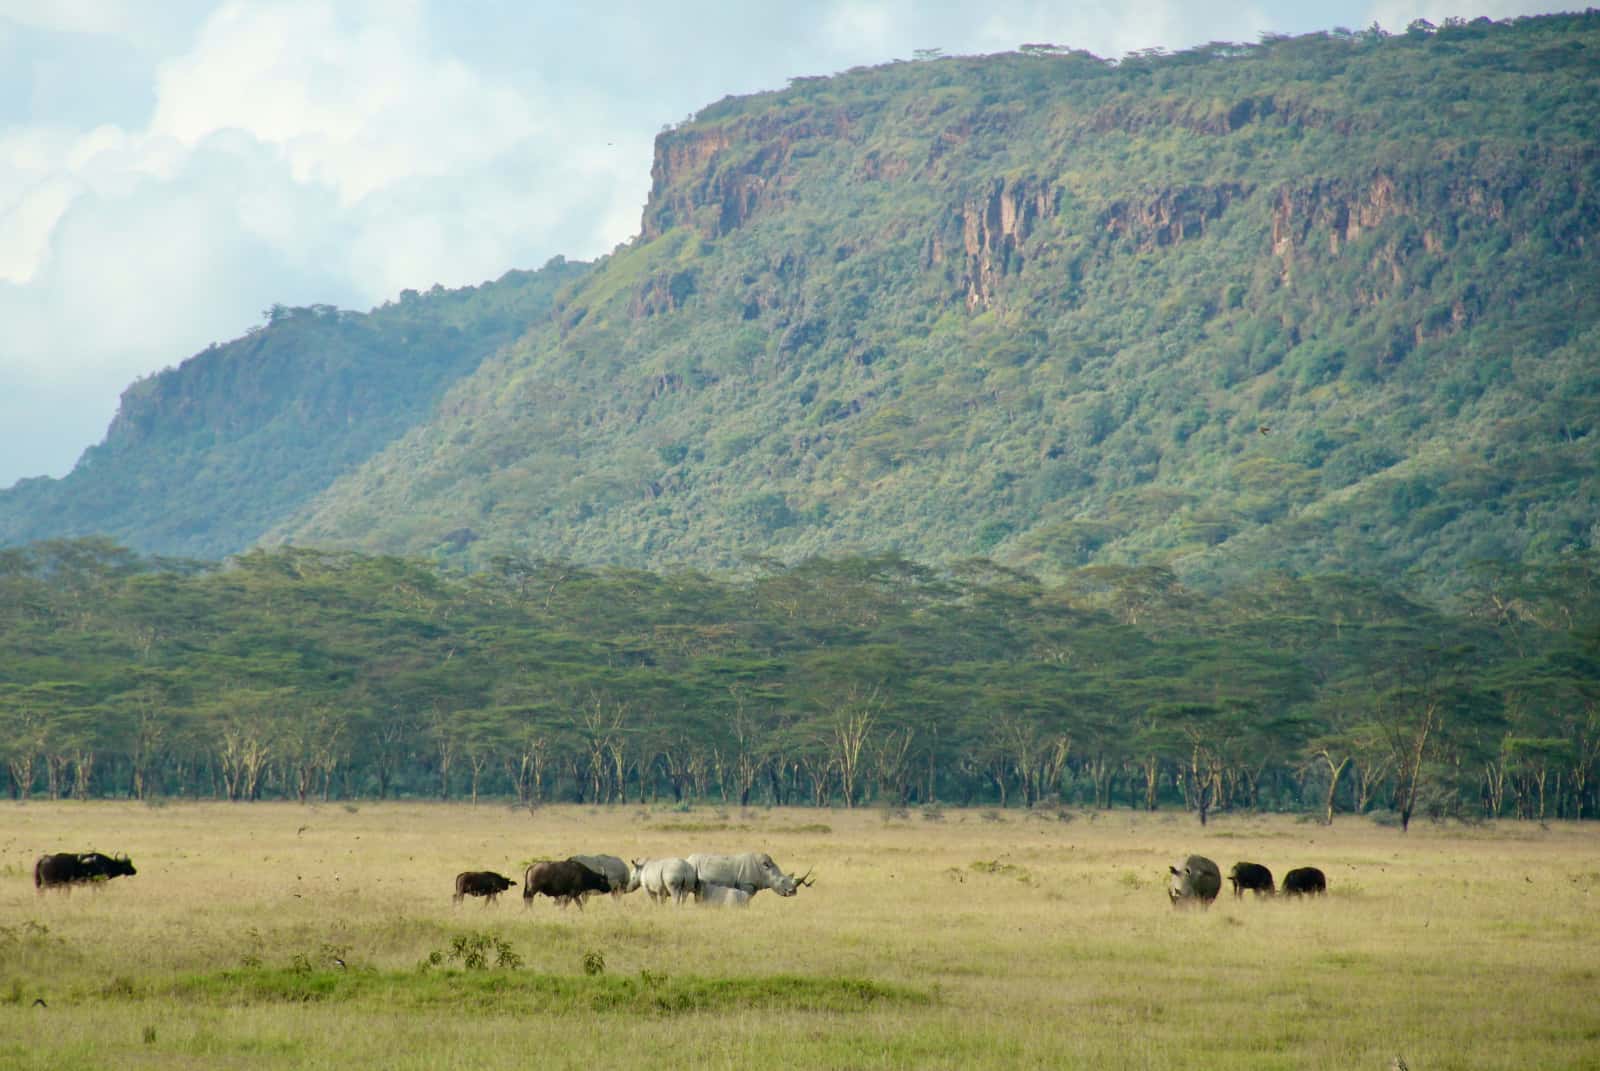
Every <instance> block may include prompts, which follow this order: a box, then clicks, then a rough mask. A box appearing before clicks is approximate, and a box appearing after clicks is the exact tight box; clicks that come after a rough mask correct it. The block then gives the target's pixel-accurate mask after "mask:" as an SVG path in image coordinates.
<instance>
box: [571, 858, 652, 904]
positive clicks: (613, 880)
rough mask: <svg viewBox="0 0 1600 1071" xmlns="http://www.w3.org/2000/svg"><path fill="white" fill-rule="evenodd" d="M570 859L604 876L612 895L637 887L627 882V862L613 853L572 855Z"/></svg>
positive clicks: (630, 890)
mask: <svg viewBox="0 0 1600 1071" xmlns="http://www.w3.org/2000/svg"><path fill="white" fill-rule="evenodd" d="M572 859H573V861H574V862H578V863H582V864H583V865H584V866H586V867H588V868H589V869H590V870H592V871H594V872H595V873H596V874H599V875H600V876H601V877H603V878H605V879H606V884H607V885H609V886H610V887H611V889H610V891H611V895H612V896H613V897H619V896H621V895H622V894H623V893H629V892H632V891H633V890H634V889H637V888H638V886H637V885H629V883H628V864H627V863H625V862H623V861H622V860H621V859H619V858H617V857H616V856H614V855H574V856H572Z"/></svg>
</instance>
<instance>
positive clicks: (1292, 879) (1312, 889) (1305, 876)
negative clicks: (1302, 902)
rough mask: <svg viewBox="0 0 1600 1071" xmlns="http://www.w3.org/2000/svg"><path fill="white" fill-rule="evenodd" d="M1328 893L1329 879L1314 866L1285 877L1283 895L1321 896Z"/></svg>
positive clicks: (1292, 871) (1291, 872) (1292, 872)
mask: <svg viewBox="0 0 1600 1071" xmlns="http://www.w3.org/2000/svg"><path fill="white" fill-rule="evenodd" d="M1327 891H1328V877H1327V875H1326V874H1324V873H1323V872H1322V871H1320V870H1318V869H1317V868H1316V867H1314V866H1303V867H1300V868H1298V869H1296V870H1291V871H1289V873H1287V874H1285V875H1284V876H1283V895H1285V896H1321V895H1322V894H1323V893H1325V892H1327Z"/></svg>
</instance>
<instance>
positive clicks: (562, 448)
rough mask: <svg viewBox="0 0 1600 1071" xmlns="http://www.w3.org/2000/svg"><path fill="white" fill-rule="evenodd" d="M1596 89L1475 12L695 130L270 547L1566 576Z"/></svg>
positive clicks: (1584, 328)
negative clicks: (636, 194)
mask: <svg viewBox="0 0 1600 1071" xmlns="http://www.w3.org/2000/svg"><path fill="white" fill-rule="evenodd" d="M1597 56H1600V16H1597V15H1586V16H1571V17H1548V18H1538V19H1524V20H1518V21H1517V22H1515V23H1513V24H1493V23H1489V22H1487V21H1484V20H1480V21H1479V22H1476V23H1472V24H1470V25H1450V26H1447V27H1444V28H1441V29H1440V30H1439V31H1438V32H1436V33H1433V32H1427V31H1425V30H1422V29H1418V30H1414V31H1413V32H1409V33H1407V34H1405V35H1403V36H1385V35H1383V34H1381V33H1361V34H1348V33H1343V32H1340V33H1334V34H1325V35H1312V36H1308V37H1300V38H1292V39H1278V40H1272V41H1269V42H1267V43H1264V44H1262V45H1258V46H1234V45H1227V46H1223V45H1217V46H1210V47H1207V48H1202V49H1197V50H1193V51H1190V52H1186V53H1182V54H1179V55H1172V56H1142V57H1133V58H1130V59H1128V60H1125V61H1123V62H1122V63H1120V64H1118V65H1115V66H1113V65H1109V64H1107V63H1105V62H1103V61H1100V60H1098V59H1096V58H1094V57H1092V56H1089V55H1087V54H1083V53H1065V52H1062V51H1060V50H1044V49H1037V48H1034V49H1030V50H1029V52H1028V53H1026V54H1010V55H1002V56H993V57H984V58H958V59H945V60H938V61H932V62H926V61H925V62H914V63H899V64H895V65H891V66H888V67H880V68H874V69H866V70H856V71H852V72H849V73H847V74H844V75H841V76H838V77H834V78H829V79H802V80H797V81H796V83H795V84H794V85H792V86H791V88H790V89H788V90H787V91H784V92H779V93H773V94H767V95H761V96H754V97H747V98H738V99H734V98H730V99H726V100H724V101H722V102H719V103H717V104H715V105H712V106H710V107H708V108H706V109H705V110H704V111H702V112H701V113H700V114H699V115H698V116H696V117H695V118H694V119H693V120H692V121H691V122H689V123H687V124H685V125H683V126H682V127H679V128H678V129H675V130H672V131H669V132H665V133H663V134H662V135H661V136H660V138H659V139H658V142H657V146H656V159H655V165H654V170H653V174H654V180H655V181H654V188H653V190H652V193H651V196H650V200H649V203H648V205H647V207H646V210H645V215H644V221H643V228H642V234H641V236H640V238H639V239H638V240H636V241H635V242H633V243H631V244H630V245H629V246H627V247H625V248H624V249H622V250H620V251H619V252H617V253H616V254H614V255H612V256H611V257H609V258H607V259H605V260H603V261H602V262H600V263H599V265H598V266H597V268H596V270H595V271H593V272H592V273H590V274H589V275H587V276H586V277H584V278H583V279H582V280H580V281H579V282H577V283H576V284H574V285H572V286H571V287H570V288H569V289H568V290H567V291H565V292H564V293H563V294H562V295H561V296H560V297H559V298H558V309H557V312H556V315H555V317H554V320H553V323H552V324H551V325H550V326H549V327H548V328H547V329H545V330H543V331H541V332H536V333H533V334H530V335H529V336H527V337H526V338H524V339H523V340H522V341H521V342H520V343H519V344H518V345H517V346H516V347H514V348H512V349H510V350H508V351H506V352H504V353H502V354H499V355H497V356H496V357H495V358H494V359H493V360H491V361H488V362H486V363H485V365H484V366H483V367H482V368H480V369H479V370H478V371H477V372H476V373H475V374H474V375H473V376H472V377H470V378H468V379H466V380H464V381H463V382H462V383H460V384H458V385H457V386H456V387H455V388H454V389H453V390H452V391H451V392H450V395H449V396H448V398H447V399H446V400H445V402H444V403H443V404H442V406H441V409H440V412H439V414H438V416H437V418H436V419H435V420H433V421H432V422H430V423H429V424H428V425H426V426H422V427H419V428H417V429H415V430H414V431H413V432H411V433H410V434H408V435H406V436H405V437H403V438H402V439H400V440H399V441H397V442H396V443H395V444H394V445H393V446H391V447H390V448H389V449H388V450H386V451H385V452H384V453H383V454H381V455H379V456H378V457H376V458H374V459H373V460H372V461H370V462H369V463H368V464H366V465H364V466H363V467H362V468H360V469H359V470H357V471H356V472H354V473H352V474H350V475H349V476H347V477H345V478H343V479H341V480H340V481H338V482H337V483H336V484H334V485H333V486H332V487H331V488H330V489H329V490H328V492H327V493H325V494H324V495H322V496H320V497H319V498H318V500H317V501H316V502H315V503H314V504H313V505H312V506H311V507H310V508H308V509H307V510H305V511H303V512H301V513H300V514H298V515H297V516H296V517H295V518H293V519H292V520H291V521H288V522H286V523H285V524H284V525H282V526H281V527H280V528H279V529H278V530H277V532H276V533H275V538H283V537H292V538H293V539H294V540H295V541H297V542H301V543H308V542H315V543H328V544H341V545H345V546H351V547H359V548H365V549H369V550H379V549H381V550H389V551H404V552H412V553H417V552H432V553H434V554H436V555H455V554H459V555H463V556H465V557H467V558H469V559H471V558H476V559H479V560H483V559H486V558H487V557H489V556H492V555H493V554H496V553H499V552H503V551H518V552H527V553H532V554H536V555H550V556H568V557H576V558H579V559H583V560H591V561H604V560H610V561H615V562H620V563H638V564H652V565H660V564H668V563H692V564H695V565H702V566H719V565H725V564H728V563H731V562H735V561H737V560H739V559H740V558H741V556H744V555H748V554H751V553H756V554H765V555H776V556H779V557H783V558H798V557H801V556H804V555H811V554H819V553H821V554H832V553H840V552H850V551H857V550H873V549H891V548H892V549H895V550H898V551H900V552H902V553H905V554H907V555H909V556H912V557H915V558H921V559H925V560H937V559H941V558H950V557H952V556H963V555H972V554H984V555H989V556H992V557H994V558H996V559H999V560H1002V561H1005V562H1008V563H1013V564H1017V565H1022V566H1026V567H1029V568H1033V569H1036V570H1040V571H1042V572H1044V573H1046V574H1049V573H1054V572H1058V571H1061V570H1065V569H1070V568H1072V567H1075V566H1078V565H1081V564H1084V563H1088V562H1093V561H1124V560H1142V561H1146V562H1149V561H1156V562H1163V563H1165V564H1168V565H1169V566H1171V567H1172V568H1174V569H1176V570H1177V571H1178V572H1179V573H1180V575H1184V576H1186V577H1188V578H1190V579H1191V580H1194V579H1198V578H1213V579H1215V578H1218V577H1222V576H1226V575H1228V574H1230V573H1232V572H1234V571H1237V570H1256V569H1260V568H1267V567H1287V568H1292V569H1296V570H1330V569H1364V570H1365V569H1383V570H1396V571H1398V570H1406V569H1417V570H1420V571H1421V573H1420V576H1421V579H1422V581H1423V583H1424V584H1432V583H1434V582H1439V581H1444V580H1446V579H1447V577H1448V574H1449V572H1450V570H1451V569H1452V567H1453V566H1455V565H1457V564H1460V563H1463V562H1465V561H1469V560H1476V559H1482V558H1518V557H1522V556H1530V555H1531V556H1538V555H1541V554H1548V553H1557V552H1560V551H1561V550H1563V549H1564V548H1569V547H1578V546H1587V545H1592V544H1593V542H1594V540H1595V538H1596V535H1597V534H1600V533H1597V532H1596V527H1595V520H1596V518H1597V517H1600V497H1597V494H1596V491H1597V486H1600V484H1597V480H1596V458H1597V456H1600V453H1597V451H1596V450H1595V447H1594V439H1593V437H1592V430H1593V428H1594V424H1595V418H1596V411H1597V398H1600V361H1597V360H1596V352H1597V347H1600V327H1597V322H1600V272H1597V270H1596V267H1597V259H1596V254H1597V248H1600V182H1597V180H1600V166H1597V165H1600V154H1597V148H1596V147H1597V146H1600V62H1597V60H1596V57H1597ZM462 529H470V531H471V533H472V535H474V536H476V537H478V538H477V539H475V540H473V541H471V542H469V541H467V540H465V539H463V538H461V530H462ZM452 532H454V533H456V537H455V538H454V539H452V540H450V541H448V542H441V541H442V540H444V538H445V537H446V535H447V534H449V533H452Z"/></svg>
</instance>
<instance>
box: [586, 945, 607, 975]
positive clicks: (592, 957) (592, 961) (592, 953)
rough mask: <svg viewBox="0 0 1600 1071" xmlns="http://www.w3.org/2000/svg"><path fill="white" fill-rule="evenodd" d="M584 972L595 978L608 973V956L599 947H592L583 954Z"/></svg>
mask: <svg viewBox="0 0 1600 1071" xmlns="http://www.w3.org/2000/svg"><path fill="white" fill-rule="evenodd" d="M583 973H584V974H587V975H588V976H589V977H591V978H593V977H595V976H596V975H600V974H604V973H606V956H605V953H604V952H601V951H599V950H598V949H590V950H589V951H587V952H585V953H584V954H583Z"/></svg>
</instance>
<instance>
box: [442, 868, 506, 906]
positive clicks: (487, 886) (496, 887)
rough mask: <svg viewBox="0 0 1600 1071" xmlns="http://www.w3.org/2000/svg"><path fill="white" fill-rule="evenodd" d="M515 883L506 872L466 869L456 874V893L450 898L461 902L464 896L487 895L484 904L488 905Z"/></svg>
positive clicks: (455, 901)
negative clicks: (497, 872)
mask: <svg viewBox="0 0 1600 1071" xmlns="http://www.w3.org/2000/svg"><path fill="white" fill-rule="evenodd" d="M515 884H516V882H514V881H512V880H511V879H510V878H508V877H506V876H505V875H504V874H496V873H495V872H494V871H492V870H464V871H462V872H461V873H459V874H457V875H456V894H455V895H454V896H452V897H451V898H450V899H451V900H452V901H453V902H454V903H458V904H459V903H460V902H461V898H462V897H463V896H483V897H487V899H486V900H484V902H483V905H484V906H485V907H488V906H489V905H490V904H492V903H494V901H495V898H496V897H498V896H499V895H500V894H501V893H503V892H505V891H506V890H507V889H509V888H511V886H513V885H515Z"/></svg>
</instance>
